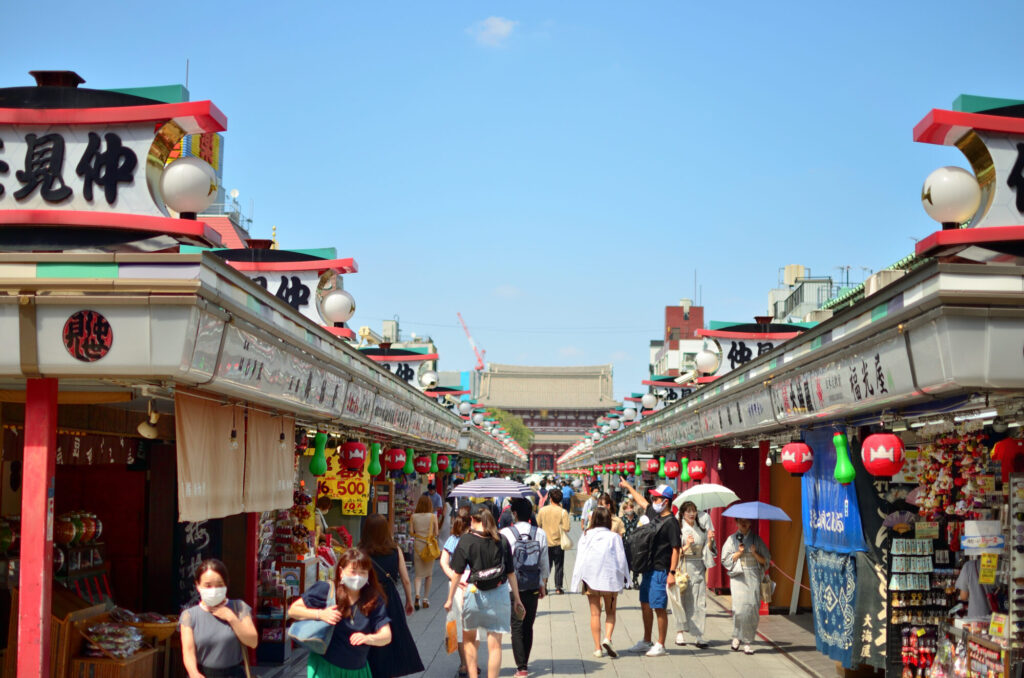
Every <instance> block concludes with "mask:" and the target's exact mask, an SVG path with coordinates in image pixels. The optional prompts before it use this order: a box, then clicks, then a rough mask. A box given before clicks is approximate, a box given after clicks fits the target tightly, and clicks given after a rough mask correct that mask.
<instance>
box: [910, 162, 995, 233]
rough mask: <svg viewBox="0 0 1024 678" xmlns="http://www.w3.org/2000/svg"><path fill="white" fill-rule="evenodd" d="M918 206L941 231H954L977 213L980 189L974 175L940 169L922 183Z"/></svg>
mask: <svg viewBox="0 0 1024 678" xmlns="http://www.w3.org/2000/svg"><path fill="white" fill-rule="evenodd" d="M921 204H922V205H923V206H924V211H925V212H927V213H928V216H930V217H931V218H932V219H934V220H935V221H937V222H939V223H940V224H942V226H943V228H946V229H949V228H957V227H959V226H960V224H962V223H964V222H965V221H969V220H970V218H971V217H973V216H974V214H975V213H976V212H977V211H978V206H979V205H981V187H980V186H979V185H978V180H977V179H976V178H975V177H974V175H973V174H971V173H970V172H968V171H967V170H965V169H963V168H961V167H940V168H939V169H937V170H935V171H934V172H932V173H931V174H929V175H928V178H927V179H925V180H924V186H922V187H921Z"/></svg>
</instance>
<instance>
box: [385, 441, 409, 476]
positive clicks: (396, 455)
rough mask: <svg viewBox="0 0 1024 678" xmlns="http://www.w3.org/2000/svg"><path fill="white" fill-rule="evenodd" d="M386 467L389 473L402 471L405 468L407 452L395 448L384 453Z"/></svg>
mask: <svg viewBox="0 0 1024 678" xmlns="http://www.w3.org/2000/svg"><path fill="white" fill-rule="evenodd" d="M384 466H386V467H387V469H388V470H389V471H401V470H402V469H403V468H405V450H403V449H402V448H400V447H393V448H391V449H390V450H388V451H387V452H385V453H384Z"/></svg>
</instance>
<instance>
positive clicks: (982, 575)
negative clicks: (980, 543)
mask: <svg viewBox="0 0 1024 678" xmlns="http://www.w3.org/2000/svg"><path fill="white" fill-rule="evenodd" d="M997 569H999V554H998V553H982V554H981V567H980V568H979V572H978V583H980V584H995V583H996V570H997Z"/></svg>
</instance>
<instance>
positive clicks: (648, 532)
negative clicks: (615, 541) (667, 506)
mask: <svg viewBox="0 0 1024 678" xmlns="http://www.w3.org/2000/svg"><path fill="white" fill-rule="evenodd" d="M661 523H662V519H661V518H659V519H657V520H652V521H651V522H649V523H647V524H646V525H641V526H639V527H637V528H636V529H635V530H633V532H632V534H630V535H629V536H628V537H626V539H625V541H623V547H624V548H625V550H626V562H627V563H629V569H630V570H632V571H633V572H636V573H641V572H647V571H648V570H650V569H651V566H652V565H653V564H654V542H655V539H656V538H657V536H658V530H659V529H660V528H661Z"/></svg>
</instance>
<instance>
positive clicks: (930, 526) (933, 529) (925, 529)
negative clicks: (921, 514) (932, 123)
mask: <svg viewBox="0 0 1024 678" xmlns="http://www.w3.org/2000/svg"><path fill="white" fill-rule="evenodd" d="M914 529H915V536H916V537H917V538H918V539H938V538H939V524H938V523H937V522H934V521H921V522H919V523H914Z"/></svg>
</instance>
